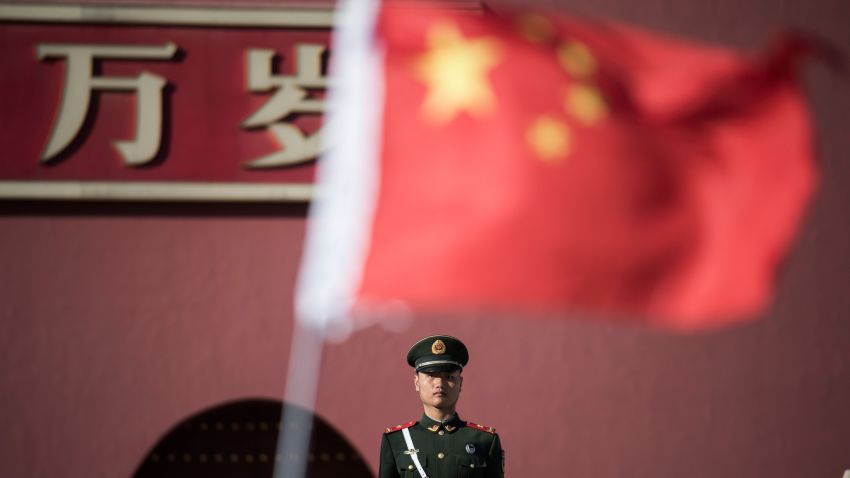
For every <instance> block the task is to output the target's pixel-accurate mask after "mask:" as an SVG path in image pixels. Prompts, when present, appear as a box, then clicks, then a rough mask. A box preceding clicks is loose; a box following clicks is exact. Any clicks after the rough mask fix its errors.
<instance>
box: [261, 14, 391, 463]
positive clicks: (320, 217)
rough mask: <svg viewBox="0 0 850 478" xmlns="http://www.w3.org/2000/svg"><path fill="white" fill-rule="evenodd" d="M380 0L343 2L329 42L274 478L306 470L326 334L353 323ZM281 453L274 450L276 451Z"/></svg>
mask: <svg viewBox="0 0 850 478" xmlns="http://www.w3.org/2000/svg"><path fill="white" fill-rule="evenodd" d="M377 9H378V1H377V0H339V2H338V6H337V10H336V21H335V27H334V33H333V38H332V45H331V82H330V84H331V86H330V88H329V91H328V97H327V98H328V99H327V110H326V114H325V127H324V133H323V135H324V136H323V141H324V142H325V145H324V146H323V151H324V152H323V154H322V157H321V160H320V161H319V164H318V167H317V171H316V184H317V187H316V195H315V197H314V198H313V201H312V203H311V205H310V217H309V220H308V221H307V232H306V238H305V242H304V254H303V256H302V261H301V268H300V270H299V275H298V281H297V283H296V288H295V323H294V324H293V330H292V344H291V347H290V351H289V364H288V370H287V379H286V387H285V391H284V407H283V413H282V421H281V426H280V431H279V432H278V443H277V453H276V460H275V469H274V478H304V477H305V476H306V473H307V464H308V456H309V453H310V438H311V435H312V425H313V412H314V410H315V405H316V396H317V392H318V387H319V372H320V370H321V366H322V353H323V349H324V343H325V341H326V340H336V341H339V340H343V339H345V338H346V337H347V336H348V335H349V334H350V333H351V332H352V331H353V330H354V326H353V324H352V323H351V320H350V317H349V307H350V305H351V301H352V298H353V296H354V289H355V288H356V284H357V283H358V281H359V278H360V274H361V271H362V265H363V260H364V257H365V250H366V247H367V244H368V228H366V227H364V224H370V223H371V221H370V220H369V219H368V218H369V217H371V214H372V212H373V211H374V206H375V195H376V194H377V186H376V185H377V176H378V173H377V166H376V163H377V159H376V158H377V144H378V141H377V136H378V130H377V128H378V124H379V122H380V120H379V116H380V114H381V113H380V111H381V109H382V106H383V104H382V97H383V83H382V76H381V74H380V69H379V64H380V61H381V59H380V52H377V51H376V47H375V45H374V29H375V28H374V26H375V19H376V17H377ZM278 457H279V458H278Z"/></svg>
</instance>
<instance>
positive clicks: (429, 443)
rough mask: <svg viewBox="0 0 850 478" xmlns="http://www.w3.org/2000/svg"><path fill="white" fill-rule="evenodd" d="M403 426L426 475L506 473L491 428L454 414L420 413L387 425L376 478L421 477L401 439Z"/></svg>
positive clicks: (474, 477) (480, 477) (477, 477)
mask: <svg viewBox="0 0 850 478" xmlns="http://www.w3.org/2000/svg"><path fill="white" fill-rule="evenodd" d="M405 428H406V429H407V430H408V431H409V432H410V437H411V440H412V441H413V447H414V448H415V449H416V450H418V453H417V457H418V458H419V463H420V464H421V465H422V468H423V469H424V471H425V473H426V474H427V475H428V478H454V477H468V478H491V477H503V476H505V472H504V463H503V460H504V454H503V452H502V445H501V443H500V442H499V435H497V434H496V430H495V429H494V428H492V427H484V426H481V425H476V424H474V423H471V422H464V421H463V420H461V419H460V417H458V416H457V415H455V416H454V417H452V418H451V419H449V420H447V421H446V422H444V423H440V422H438V421H435V420H432V419H430V418H428V416H427V415H425V414H423V415H422V418H420V419H419V421H418V422H415V421H414V422H410V423H407V424H405V425H399V426H397V427H392V428H387V429H386V431H385V432H384V438H383V441H382V442H381V465H380V468H379V469H378V478H390V477H394V478H395V477H403V478H420V475H419V472H418V471H417V469H416V466H415V465H414V463H413V459H412V458H411V455H410V453H408V447H407V444H406V443H405V440H404V435H403V432H402V430H403V429H405Z"/></svg>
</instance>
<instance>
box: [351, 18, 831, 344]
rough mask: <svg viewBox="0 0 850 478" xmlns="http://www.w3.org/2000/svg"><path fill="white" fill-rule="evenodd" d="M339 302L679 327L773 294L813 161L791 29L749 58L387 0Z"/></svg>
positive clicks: (715, 320) (719, 319)
mask: <svg viewBox="0 0 850 478" xmlns="http://www.w3.org/2000/svg"><path fill="white" fill-rule="evenodd" d="M378 44H379V45H381V46H382V48H383V52H384V57H383V64H382V67H383V70H382V71H383V77H382V78H383V117H382V120H381V121H382V123H381V127H380V129H379V130H380V131H381V134H382V139H381V141H380V151H379V156H378V161H377V168H378V169H377V177H376V178H377V184H376V188H377V189H376V202H375V204H374V209H373V215H372V216H371V217H369V218H368V220H367V221H365V223H366V225H367V226H368V227H369V229H368V233H367V234H366V237H367V238H368V242H367V243H366V244H365V245H364V248H363V250H364V252H365V257H364V260H363V263H362V269H361V271H360V274H359V275H356V277H357V278H358V280H357V283H356V284H355V285H354V287H353V289H352V290H353V291H354V293H355V297H354V304H361V305H374V304H382V303H390V302H394V301H402V302H403V303H405V304H407V305H408V306H410V307H411V308H412V309H413V310H414V311H419V312H428V311H433V312H446V311H453V312H464V311H488V310H507V311H526V312H545V313H548V312H558V311H578V312H590V313H591V314H592V315H594V316H599V315H600V314H601V315H604V316H610V315H613V316H617V317H633V318H634V320H638V321H642V322H647V323H651V324H656V325H662V326H665V327H669V328H674V329H680V330H694V329H700V328H706V327H715V326H718V325H722V324H726V323H729V322H733V321H739V320H743V319H746V318H749V317H752V316H753V315H754V314H756V313H757V312H759V311H760V310H762V309H763V308H764V307H765V306H766V304H768V303H769V301H770V299H771V296H772V288H773V286H774V282H775V278H776V275H777V268H778V266H779V264H780V262H781V260H782V259H783V257H784V256H785V254H786V253H787V251H788V248H789V245H790V243H791V241H792V239H793V237H794V235H795V232H796V230H797V228H798V226H799V224H800V222H801V218H802V214H803V212H804V209H805V207H806V204H807V201H808V199H809V197H810V195H811V193H812V191H813V188H814V184H815V181H816V172H815V169H814V165H813V159H812V153H811V150H812V147H811V138H810V132H809V121H808V118H807V114H806V110H805V106H804V102H803V100H802V98H801V93H800V89H799V86H798V84H797V81H796V79H795V76H794V71H793V67H794V60H795V59H796V57H798V56H799V55H798V54H799V53H800V48H797V46H796V45H797V44H796V43H795V42H794V41H793V40H790V39H789V40H786V41H781V42H778V43H777V47H776V48H774V49H773V50H770V51H768V52H767V53H765V54H763V55H761V56H758V57H747V56H744V55H742V54H740V53H737V52H733V51H729V50H726V49H720V48H712V47H708V46H702V45H696V44H693V43H689V42H685V41H682V40H679V39H673V38H668V37H661V36H658V35H654V34H650V33H647V32H643V31H639V30H636V29H631V28H628V27H624V26H621V25H617V24H613V23H607V22H605V23H602V22H590V21H578V20H575V19H571V18H566V17H558V16H553V15H546V16H544V15H539V14H519V15H515V16H508V17H505V16H497V15H495V14H491V13H485V14H482V15H471V14H463V13H454V14H452V13H446V12H441V11H434V10H431V11H427V10H425V11H423V10H413V9H404V8H384V9H383V11H382V12H381V13H380V15H379V17H378Z"/></svg>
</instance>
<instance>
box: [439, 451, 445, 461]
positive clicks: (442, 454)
mask: <svg viewBox="0 0 850 478" xmlns="http://www.w3.org/2000/svg"><path fill="white" fill-rule="evenodd" d="M445 457H446V454H445V453H443V452H440V453H437V458H439V459H440V460H442V459H443V458H445Z"/></svg>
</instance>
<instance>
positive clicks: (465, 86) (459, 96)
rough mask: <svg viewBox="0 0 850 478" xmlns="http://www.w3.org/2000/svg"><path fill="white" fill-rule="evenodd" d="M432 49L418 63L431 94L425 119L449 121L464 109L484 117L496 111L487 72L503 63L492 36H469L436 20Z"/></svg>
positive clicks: (431, 34)
mask: <svg viewBox="0 0 850 478" xmlns="http://www.w3.org/2000/svg"><path fill="white" fill-rule="evenodd" d="M427 43H428V52H427V53H425V54H424V55H422V56H421V57H419V59H418V61H417V62H416V73H417V76H418V77H419V78H420V79H421V80H422V81H424V82H425V84H426V85H427V87H428V93H427V96H426V97H425V102H424V103H423V104H422V113H423V114H424V116H425V118H426V119H428V120H429V121H431V122H433V123H435V124H446V123H448V122H449V121H451V120H452V119H453V118H454V117H455V116H456V115H457V114H459V113H460V112H462V111H466V112H467V113H469V114H471V115H474V116H479V117H480V116H482V115H484V114H486V113H488V112H490V111H492V110H493V107H494V106H495V102H496V100H495V98H494V96H493V91H492V89H491V87H490V83H489V81H488V80H487V73H488V72H489V71H490V70H491V69H492V68H493V67H494V66H495V65H496V64H497V63H498V62H499V60H500V54H499V48H498V43H497V42H496V41H495V40H493V39H491V38H478V39H467V38H464V37H463V35H462V34H461V32H460V31H459V30H458V29H457V27H456V26H455V25H453V24H451V23H443V22H441V23H436V24H434V25H433V26H432V27H431V29H430V31H429V32H428V39H427Z"/></svg>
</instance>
